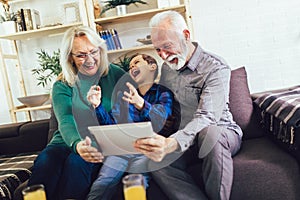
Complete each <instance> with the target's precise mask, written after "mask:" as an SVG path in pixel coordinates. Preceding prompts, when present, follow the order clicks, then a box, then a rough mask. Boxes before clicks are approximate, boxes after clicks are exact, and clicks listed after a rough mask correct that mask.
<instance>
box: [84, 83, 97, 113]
mask: <svg viewBox="0 0 300 200" xmlns="http://www.w3.org/2000/svg"><path fill="white" fill-rule="evenodd" d="M86 98H87V100H88V101H89V102H90V103H91V104H92V106H93V107H94V108H96V107H98V106H99V105H100V103H101V87H100V86H98V85H93V86H91V88H90V90H89V91H88V93H87V96H86Z"/></svg>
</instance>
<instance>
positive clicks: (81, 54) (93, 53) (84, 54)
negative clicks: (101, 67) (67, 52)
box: [71, 48, 100, 59]
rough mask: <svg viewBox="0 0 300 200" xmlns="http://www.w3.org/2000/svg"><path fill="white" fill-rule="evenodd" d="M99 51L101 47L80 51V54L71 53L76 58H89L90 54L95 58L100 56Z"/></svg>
mask: <svg viewBox="0 0 300 200" xmlns="http://www.w3.org/2000/svg"><path fill="white" fill-rule="evenodd" d="M99 51H100V49H99V48H97V49H94V50H92V51H91V52H90V53H79V54H76V53H71V55H72V56H75V57H76V58H79V59H87V57H88V56H91V57H93V58H94V57H96V56H98V54H99Z"/></svg>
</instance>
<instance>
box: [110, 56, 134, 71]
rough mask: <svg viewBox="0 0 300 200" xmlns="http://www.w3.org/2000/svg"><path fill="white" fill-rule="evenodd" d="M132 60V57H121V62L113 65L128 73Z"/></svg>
mask: <svg viewBox="0 0 300 200" xmlns="http://www.w3.org/2000/svg"><path fill="white" fill-rule="evenodd" d="M131 59H132V57H128V56H127V54H125V55H124V56H120V57H119V62H117V63H113V64H115V65H118V66H119V67H121V68H122V69H123V70H124V71H126V72H128V71H129V63H130V61H131Z"/></svg>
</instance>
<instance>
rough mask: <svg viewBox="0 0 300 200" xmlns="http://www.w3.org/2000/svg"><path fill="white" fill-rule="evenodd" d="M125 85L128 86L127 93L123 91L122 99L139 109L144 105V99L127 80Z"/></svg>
mask: <svg viewBox="0 0 300 200" xmlns="http://www.w3.org/2000/svg"><path fill="white" fill-rule="evenodd" d="M126 85H127V87H128V88H129V93H128V92H126V91H125V92H124V96H123V98H122V99H123V100H124V101H127V102H128V103H131V104H133V105H134V107H136V108H137V109H139V110H141V109H142V108H143V107H144V99H143V98H142V97H141V96H140V95H139V94H138V92H137V90H136V89H135V87H134V86H133V85H132V84H131V83H128V82H127V83H126Z"/></svg>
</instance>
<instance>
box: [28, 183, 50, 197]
mask: <svg viewBox="0 0 300 200" xmlns="http://www.w3.org/2000/svg"><path fill="white" fill-rule="evenodd" d="M22 194H23V198H24V200H46V193H45V189H44V185H42V184H39V185H31V186H28V187H26V188H25V189H23V190H22Z"/></svg>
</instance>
